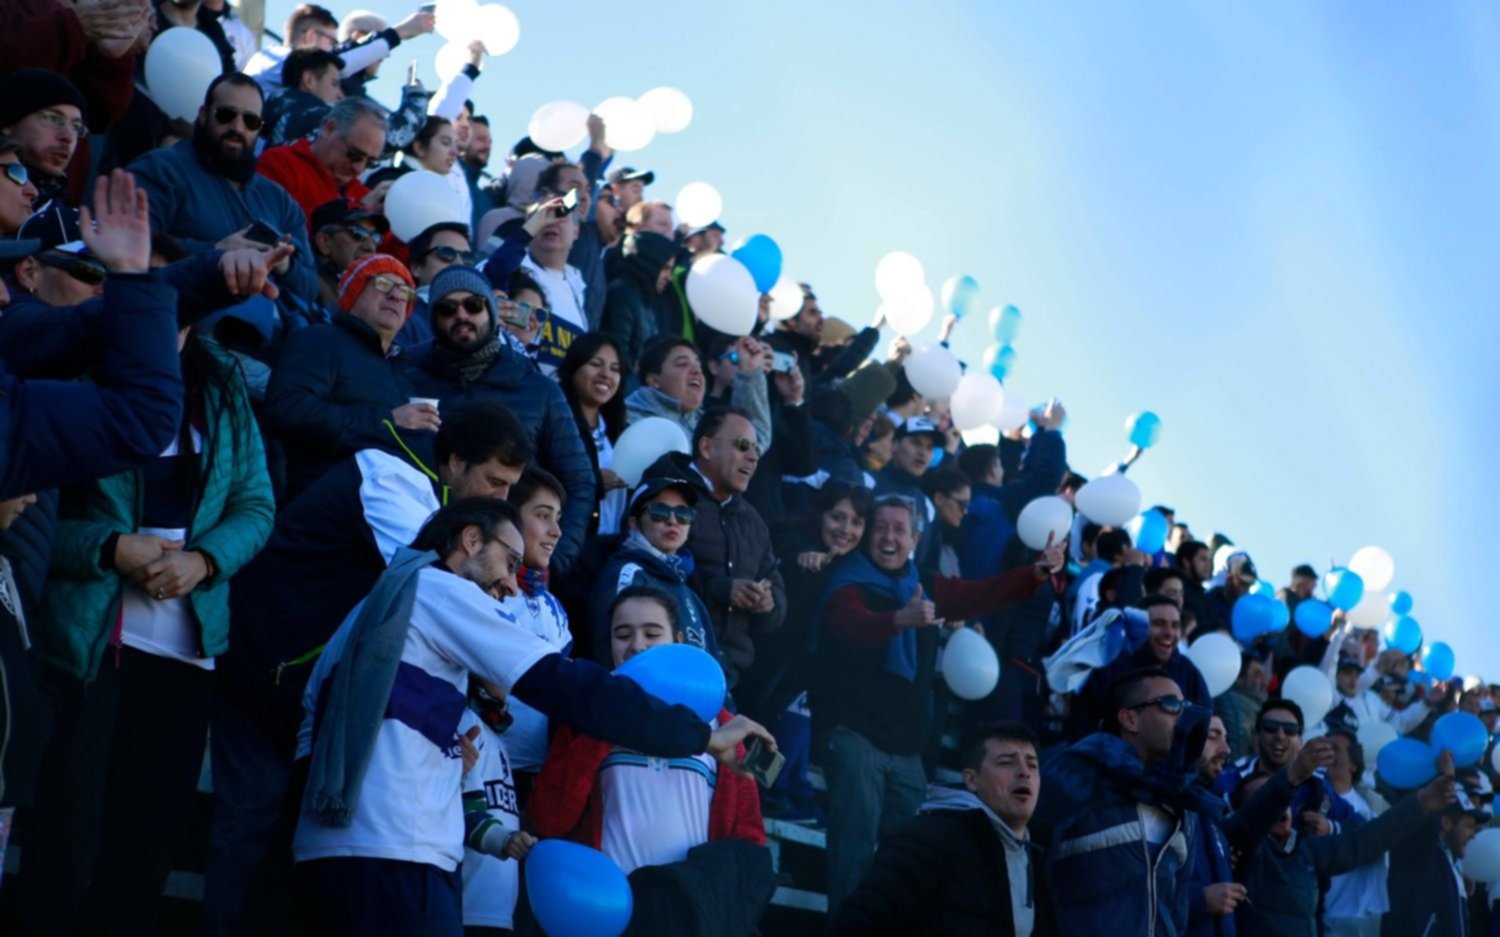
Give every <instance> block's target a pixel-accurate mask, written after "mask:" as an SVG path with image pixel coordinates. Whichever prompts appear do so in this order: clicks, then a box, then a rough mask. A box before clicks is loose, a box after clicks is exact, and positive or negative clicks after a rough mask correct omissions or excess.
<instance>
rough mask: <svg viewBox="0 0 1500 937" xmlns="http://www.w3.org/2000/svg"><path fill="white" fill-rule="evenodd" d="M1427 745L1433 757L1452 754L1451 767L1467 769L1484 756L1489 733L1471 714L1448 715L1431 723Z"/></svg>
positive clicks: (1488, 741) (1488, 743) (1487, 745)
mask: <svg viewBox="0 0 1500 937" xmlns="http://www.w3.org/2000/svg"><path fill="white" fill-rule="evenodd" d="M1433 676H1436V674H1434V675H1433ZM1428 744H1429V745H1430V746H1431V748H1432V752H1433V754H1435V755H1440V754H1442V752H1443V750H1444V749H1447V750H1448V751H1450V752H1452V753H1453V767H1455V768H1467V767H1469V765H1472V764H1474V763H1475V762H1477V761H1478V760H1479V759H1480V758H1482V757H1483V756H1484V750H1485V749H1486V748H1488V747H1489V745H1490V733H1489V731H1488V730H1486V729H1485V727H1484V723H1482V722H1480V721H1479V717H1478V716H1476V715H1474V714H1473V713H1464V712H1456V713H1448V715H1446V716H1441V717H1439V718H1438V721H1437V722H1435V723H1433V726H1432V734H1431V735H1429V736H1428Z"/></svg>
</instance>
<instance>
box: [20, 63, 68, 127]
mask: <svg viewBox="0 0 1500 937" xmlns="http://www.w3.org/2000/svg"><path fill="white" fill-rule="evenodd" d="M59 104H71V105H73V106H74V107H76V108H78V110H79V111H80V112H82V113H83V115H84V117H85V118H87V117H88V107H87V104H86V102H85V101H84V100H83V92H81V91H79V90H78V89H77V88H76V87H74V85H73V83H72V82H71V81H69V80H68V79H66V78H64V77H63V76H61V75H59V74H58V73H57V72H49V71H47V70H46V69H45V68H23V69H21V70H20V71H16V72H11V73H10V74H9V75H6V76H5V77H4V78H0V127H9V126H10V125H12V124H14V123H15V122H16V121H18V120H20V119H21V118H23V117H25V116H26V115H27V114H34V113H36V112H37V111H40V110H44V109H46V108H49V107H55V106H57V105H59Z"/></svg>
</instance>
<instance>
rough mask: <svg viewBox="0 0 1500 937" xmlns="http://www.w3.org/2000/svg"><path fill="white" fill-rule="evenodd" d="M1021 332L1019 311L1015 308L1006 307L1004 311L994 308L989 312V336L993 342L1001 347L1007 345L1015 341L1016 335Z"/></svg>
mask: <svg viewBox="0 0 1500 937" xmlns="http://www.w3.org/2000/svg"><path fill="white" fill-rule="evenodd" d="M1020 331H1021V310H1019V309H1017V308H1016V307H1015V306H1006V307H1005V308H1004V309H1002V308H1000V307H999V306H996V307H995V308H994V309H991V310H990V335H992V336H994V338H995V341H997V342H999V343H1000V344H1002V345H1009V344H1011V343H1013V342H1014V341H1015V340H1016V335H1017V334H1018V333H1019V332H1020Z"/></svg>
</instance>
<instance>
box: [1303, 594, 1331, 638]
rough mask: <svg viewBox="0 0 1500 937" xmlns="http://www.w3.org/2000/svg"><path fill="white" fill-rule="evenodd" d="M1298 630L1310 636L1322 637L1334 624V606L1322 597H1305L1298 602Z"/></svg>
mask: <svg viewBox="0 0 1500 937" xmlns="http://www.w3.org/2000/svg"><path fill="white" fill-rule="evenodd" d="M1295 617H1296V621H1297V630H1298V631H1300V632H1302V633H1303V634H1305V635H1307V636H1308V637H1309V638H1321V637H1323V635H1325V634H1327V633H1328V629H1329V628H1330V627H1332V625H1333V606H1332V605H1329V604H1328V603H1327V602H1324V601H1322V600H1321V599H1303V600H1302V601H1301V602H1298V603H1297V611H1296V615H1295Z"/></svg>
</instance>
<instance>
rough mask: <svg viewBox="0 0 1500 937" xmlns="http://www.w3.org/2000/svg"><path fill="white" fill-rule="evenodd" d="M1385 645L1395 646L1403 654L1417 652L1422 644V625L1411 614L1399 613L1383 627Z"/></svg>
mask: <svg viewBox="0 0 1500 937" xmlns="http://www.w3.org/2000/svg"><path fill="white" fill-rule="evenodd" d="M1382 631H1383V633H1384V635H1385V646H1386V647H1393V648H1395V649H1396V650H1398V651H1400V652H1401V653H1403V654H1415V653H1416V652H1417V648H1419V647H1421V646H1422V626H1421V625H1419V624H1417V620H1416V619H1415V618H1413V617H1411V616H1410V615H1398V616H1396V617H1395V618H1392V619H1391V620H1390V621H1388V622H1386V623H1385V628H1384V629H1382Z"/></svg>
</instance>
